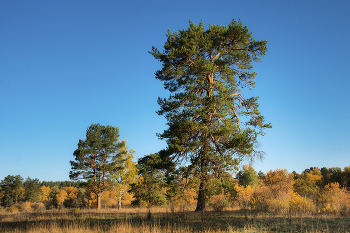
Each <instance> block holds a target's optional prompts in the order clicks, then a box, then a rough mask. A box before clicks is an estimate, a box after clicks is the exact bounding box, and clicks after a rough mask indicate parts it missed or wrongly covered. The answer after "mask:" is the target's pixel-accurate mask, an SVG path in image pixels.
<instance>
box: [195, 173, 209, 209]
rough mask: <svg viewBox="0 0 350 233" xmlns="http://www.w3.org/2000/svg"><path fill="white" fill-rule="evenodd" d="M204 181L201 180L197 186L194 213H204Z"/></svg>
mask: <svg viewBox="0 0 350 233" xmlns="http://www.w3.org/2000/svg"><path fill="white" fill-rule="evenodd" d="M206 186H207V184H206V180H205V179H202V181H201V184H200V185H199V191H198V198H197V208H196V210H195V211H202V212H203V211H205V208H206Z"/></svg>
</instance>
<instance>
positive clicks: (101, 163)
mask: <svg viewBox="0 0 350 233" xmlns="http://www.w3.org/2000/svg"><path fill="white" fill-rule="evenodd" d="M124 147H125V141H120V140H119V129H118V128H117V127H113V126H110V125H107V126H103V125H100V124H92V125H91V126H89V127H88V128H87V130H86V140H81V139H80V140H79V143H78V149H76V150H75V151H74V153H73V155H74V157H75V160H74V161H70V164H71V167H72V168H71V169H72V170H71V171H70V173H69V177H70V178H71V179H73V180H78V179H82V180H85V181H87V185H88V187H89V188H91V189H92V190H93V192H94V193H95V194H96V196H97V208H98V209H99V208H100V206H101V204H100V200H101V195H102V192H103V191H105V190H107V189H109V188H110V184H111V182H112V180H113V175H115V174H116V172H117V171H118V170H120V169H123V167H122V166H121V165H120V164H118V162H119V160H118V158H119V157H120V156H122V154H123V153H126V151H125V150H124V149H122V148H124Z"/></svg>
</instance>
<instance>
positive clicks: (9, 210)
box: [6, 206, 18, 212]
mask: <svg viewBox="0 0 350 233" xmlns="http://www.w3.org/2000/svg"><path fill="white" fill-rule="evenodd" d="M6 211H7V212H18V209H17V208H16V207H14V206H11V207H8V208H7V209H6Z"/></svg>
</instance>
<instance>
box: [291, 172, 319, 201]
mask: <svg viewBox="0 0 350 233" xmlns="http://www.w3.org/2000/svg"><path fill="white" fill-rule="evenodd" d="M294 180H295V182H294V185H293V186H294V191H295V192H296V193H298V194H299V195H300V196H302V197H307V198H310V199H311V200H313V201H316V199H317V197H318V195H319V193H320V186H321V184H322V174H321V172H320V170H319V169H318V168H312V169H306V170H305V171H303V172H302V173H301V175H299V176H298V178H297V179H295V178H294Z"/></svg>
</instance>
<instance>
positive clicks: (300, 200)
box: [289, 193, 315, 214]
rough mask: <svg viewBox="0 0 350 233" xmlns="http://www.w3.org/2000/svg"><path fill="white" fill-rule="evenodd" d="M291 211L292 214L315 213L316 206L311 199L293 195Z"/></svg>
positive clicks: (290, 205) (290, 201)
mask: <svg viewBox="0 0 350 233" xmlns="http://www.w3.org/2000/svg"><path fill="white" fill-rule="evenodd" d="M289 210H290V212H291V213H292V214H297V213H313V212H314V211H315V204H314V203H313V201H312V200H311V199H309V198H306V197H301V196H300V195H299V194H297V193H293V196H292V198H290V200H289Z"/></svg>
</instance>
